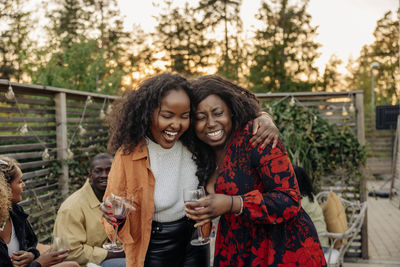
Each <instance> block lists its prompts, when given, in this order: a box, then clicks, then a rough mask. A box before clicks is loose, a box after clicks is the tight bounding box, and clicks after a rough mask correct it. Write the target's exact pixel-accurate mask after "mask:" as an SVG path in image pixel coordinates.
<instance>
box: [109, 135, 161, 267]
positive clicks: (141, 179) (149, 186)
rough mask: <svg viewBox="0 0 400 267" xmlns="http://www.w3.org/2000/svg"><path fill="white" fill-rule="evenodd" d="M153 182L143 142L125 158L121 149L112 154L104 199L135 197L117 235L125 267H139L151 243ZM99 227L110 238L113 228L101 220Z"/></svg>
mask: <svg viewBox="0 0 400 267" xmlns="http://www.w3.org/2000/svg"><path fill="white" fill-rule="evenodd" d="M154 186H155V179H154V175H153V173H152V171H151V170H150V159H149V152H148V149H147V146H146V142H145V140H143V141H141V142H140V143H139V144H138V145H137V146H136V147H135V149H134V151H133V152H131V153H129V154H126V155H124V154H123V151H122V148H120V149H119V150H118V151H117V153H116V154H115V157H114V160H113V163H112V166H111V170H110V173H109V175H108V183H107V189H106V192H105V194H104V199H105V198H106V197H107V196H108V195H110V193H114V194H116V195H122V196H124V197H131V196H132V195H133V197H134V203H135V204H134V207H135V209H136V210H135V211H132V212H131V213H130V214H129V215H128V216H127V218H126V221H125V224H124V225H123V227H122V228H121V229H120V231H119V232H118V238H119V240H121V241H122V243H123V244H124V250H125V255H126V266H127V267H142V266H143V265H144V261H145V258H146V252H147V248H148V245H149V242H150V235H151V222H152V220H153V213H154ZM102 223H103V226H104V229H105V230H106V233H107V235H108V237H109V238H110V240H111V238H112V236H113V234H114V228H113V227H112V225H110V224H109V223H108V222H107V221H106V220H105V219H104V218H102Z"/></svg>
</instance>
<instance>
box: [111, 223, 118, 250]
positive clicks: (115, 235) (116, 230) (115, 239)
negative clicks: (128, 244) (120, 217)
mask: <svg viewBox="0 0 400 267" xmlns="http://www.w3.org/2000/svg"><path fill="white" fill-rule="evenodd" d="M118 227H119V224H117V226H116V227H115V232H114V236H113V240H112V244H113V246H116V245H117V235H118Z"/></svg>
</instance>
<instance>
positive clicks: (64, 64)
mask: <svg viewBox="0 0 400 267" xmlns="http://www.w3.org/2000/svg"><path fill="white" fill-rule="evenodd" d="M98 46H99V45H98V41H97V40H88V41H84V40H82V41H81V42H75V43H72V45H71V46H70V47H67V48H65V49H64V50H63V51H62V52H60V53H55V54H53V55H52V57H51V59H50V60H49V61H48V62H46V64H44V65H41V66H38V67H37V70H36V71H34V72H32V73H31V75H32V82H33V83H36V84H45V85H52V86H57V87H63V88H70V89H75V90H83V91H92V92H101V93H108V94H110V93H116V92H117V90H118V89H119V88H120V85H121V79H122V76H123V75H124V74H125V73H124V72H123V71H122V70H120V69H117V68H115V69H113V71H111V69H112V67H111V66H110V65H109V64H107V62H106V61H105V59H104V58H103V56H102V55H103V54H104V51H103V50H102V49H99V48H98ZM99 77H102V80H101V81H100V80H99Z"/></svg>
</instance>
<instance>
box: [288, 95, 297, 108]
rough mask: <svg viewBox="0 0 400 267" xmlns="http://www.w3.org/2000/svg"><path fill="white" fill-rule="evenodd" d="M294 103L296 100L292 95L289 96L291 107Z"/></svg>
mask: <svg viewBox="0 0 400 267" xmlns="http://www.w3.org/2000/svg"><path fill="white" fill-rule="evenodd" d="M295 104H296V100H294V97H293V96H292V97H291V98H290V101H289V105H290V106H291V107H293V106H294V105H295Z"/></svg>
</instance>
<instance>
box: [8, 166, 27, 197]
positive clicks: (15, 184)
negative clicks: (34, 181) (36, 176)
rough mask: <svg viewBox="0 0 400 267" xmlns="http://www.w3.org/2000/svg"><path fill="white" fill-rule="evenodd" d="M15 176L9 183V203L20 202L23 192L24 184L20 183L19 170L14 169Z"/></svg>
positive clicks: (20, 174)
mask: <svg viewBox="0 0 400 267" xmlns="http://www.w3.org/2000/svg"><path fill="white" fill-rule="evenodd" d="M16 168H17V169H16V175H15V177H14V179H13V180H12V181H11V183H10V188H11V202H12V203H18V202H21V201H22V192H23V191H24V187H25V183H24V182H23V181H22V172H21V169H20V168H18V167H16Z"/></svg>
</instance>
